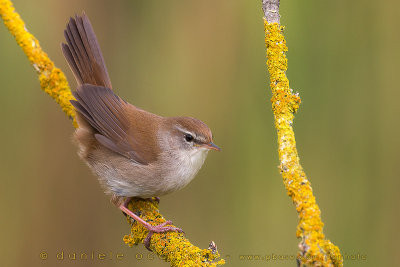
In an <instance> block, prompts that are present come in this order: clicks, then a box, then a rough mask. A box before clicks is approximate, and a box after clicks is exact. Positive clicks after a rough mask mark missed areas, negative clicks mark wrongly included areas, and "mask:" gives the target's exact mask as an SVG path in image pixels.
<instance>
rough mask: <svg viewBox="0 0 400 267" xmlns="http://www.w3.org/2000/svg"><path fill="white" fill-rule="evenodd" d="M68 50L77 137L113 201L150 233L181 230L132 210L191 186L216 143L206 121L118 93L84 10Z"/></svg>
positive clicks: (69, 33) (73, 22)
mask: <svg viewBox="0 0 400 267" xmlns="http://www.w3.org/2000/svg"><path fill="white" fill-rule="evenodd" d="M64 35H65V39H66V42H67V43H66V44H65V43H63V44H62V51H63V54H64V56H65V58H66V60H67V61H68V64H69V66H70V68H71V70H72V72H73V74H74V76H75V79H76V81H77V83H78V86H77V89H76V91H75V92H74V96H75V98H76V101H75V100H73V101H71V103H72V105H73V106H74V107H75V109H76V111H77V117H76V118H77V122H78V128H77V130H76V132H75V134H74V139H75V140H76V142H77V144H78V146H79V155H80V157H81V158H82V159H83V160H84V161H85V162H86V163H87V164H88V165H89V167H90V168H91V169H92V170H93V171H94V173H95V174H96V175H97V176H98V178H99V181H100V184H101V185H102V187H103V188H104V189H105V192H106V193H108V194H110V195H111V200H112V202H113V203H114V204H115V205H117V206H118V207H119V209H121V210H122V211H123V212H124V213H126V214H127V215H129V216H130V217H132V218H133V219H135V220H137V221H138V222H140V223H142V224H143V225H144V226H145V227H146V228H147V229H148V230H149V235H148V236H147V238H146V239H145V246H146V247H147V248H148V247H149V242H150V239H151V235H152V234H153V233H155V232H156V233H160V232H167V231H177V232H182V230H181V229H179V228H175V227H172V226H167V225H168V224H171V222H170V221H168V222H166V223H163V224H161V225H156V226H153V225H150V224H149V223H147V222H145V221H144V220H143V219H141V218H140V217H139V216H137V215H136V214H134V213H133V212H132V211H130V210H129V209H128V208H127V204H128V203H129V201H130V200H131V198H132V197H139V198H151V197H159V196H162V195H165V194H168V193H171V192H174V191H176V190H179V189H181V188H182V187H184V186H186V185H187V184H188V183H189V182H190V181H191V180H192V179H193V178H194V177H195V175H196V174H197V172H198V171H199V170H200V168H201V166H202V165H203V163H204V160H205V158H206V156H207V152H208V151H209V150H210V149H213V150H220V149H219V147H218V146H216V145H215V144H214V143H213V140H212V139H213V138H212V133H211V130H210V129H209V128H208V127H207V125H206V124H204V123H203V122H201V121H200V120H197V119H195V118H190V117H161V116H158V115H155V114H152V113H150V112H147V111H145V110H142V109H140V108H138V107H136V106H134V105H131V104H129V103H128V102H126V101H124V100H123V99H122V98H120V97H119V96H117V95H116V94H114V92H113V90H112V85H111V81H110V78H109V76H108V72H107V68H106V65H105V63H104V59H103V56H102V53H101V51H100V46H99V44H98V42H97V38H96V35H95V33H94V31H93V28H92V25H91V23H90V21H89V19H88V18H87V16H86V15H85V13H83V15H82V16H75V18H71V19H70V21H69V23H68V25H67V28H66V30H65V31H64Z"/></svg>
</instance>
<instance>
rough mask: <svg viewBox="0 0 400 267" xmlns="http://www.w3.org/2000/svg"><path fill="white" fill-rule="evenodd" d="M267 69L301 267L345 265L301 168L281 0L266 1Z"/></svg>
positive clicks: (296, 99) (295, 96) (295, 100)
mask: <svg viewBox="0 0 400 267" xmlns="http://www.w3.org/2000/svg"><path fill="white" fill-rule="evenodd" d="M262 3H263V11H264V15H265V17H264V27H265V44H266V47H267V58H268V60H267V66H268V71H269V74H270V81H271V89H272V99H271V102H272V109H273V112H274V118H275V128H276V129H277V133H278V150H279V160H280V165H279V169H280V172H281V174H282V178H283V182H284V184H285V187H286V190H287V193H288V195H289V196H290V197H291V198H292V200H293V203H294V204H295V206H296V210H297V212H298V214H299V224H298V226H297V232H296V235H297V237H298V238H300V239H301V241H300V244H299V249H300V251H299V254H298V264H300V263H301V264H305V265H308V266H343V258H342V256H341V254H340V251H339V248H338V247H337V246H335V245H334V244H333V243H331V242H330V241H329V240H327V239H325V235H324V233H323V223H322V221H321V216H320V215H321V211H320V209H319V207H318V205H317V203H316V201H315V197H314V195H313V192H312V188H311V184H310V182H309V181H308V180H307V177H306V174H305V173H304V171H303V168H302V167H301V165H300V161H299V157H298V154H297V149H296V141H295V137H294V131H293V127H292V123H293V119H294V113H296V111H297V109H298V108H299V105H300V102H301V101H300V97H299V96H298V94H295V93H293V90H292V89H290V87H289V80H288V79H287V77H286V70H287V58H286V55H285V52H286V51H287V46H286V41H285V38H284V36H283V27H282V26H280V25H279V19H280V15H279V0H263V1H262Z"/></svg>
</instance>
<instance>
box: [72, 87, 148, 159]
mask: <svg viewBox="0 0 400 267" xmlns="http://www.w3.org/2000/svg"><path fill="white" fill-rule="evenodd" d="M74 96H75V98H76V101H75V100H72V101H71V104H72V105H73V106H74V107H75V108H76V110H77V111H78V112H79V114H80V115H82V116H83V118H84V119H85V120H86V121H87V122H88V123H89V124H90V125H91V126H92V127H93V128H94V129H95V130H96V131H97V132H98V133H96V134H95V138H96V140H97V141H98V142H99V143H100V144H102V145H103V146H105V147H107V148H108V149H110V150H112V151H114V152H116V153H118V154H121V155H122V156H125V157H127V158H129V159H132V160H134V161H135V162H137V163H140V164H144V165H146V164H148V163H149V161H150V160H151V159H152V158H153V157H149V155H147V154H148V153H147V154H146V151H147V150H146V149H143V148H142V146H143V145H145V144H144V143H140V142H139V141H138V140H141V139H143V135H145V134H144V133H143V132H137V131H135V130H132V129H131V127H130V123H129V119H128V117H127V114H126V113H127V107H128V105H129V104H128V103H127V102H125V101H124V100H122V99H121V98H120V97H118V96H117V95H115V94H114V93H113V91H112V90H111V89H110V88H107V87H103V86H96V85H90V84H83V85H81V86H79V87H78V89H77V90H76V91H75V92H74ZM131 115H134V114H131ZM135 134H136V136H135ZM141 151H143V152H142V153H140V152H141ZM150 152H152V151H150Z"/></svg>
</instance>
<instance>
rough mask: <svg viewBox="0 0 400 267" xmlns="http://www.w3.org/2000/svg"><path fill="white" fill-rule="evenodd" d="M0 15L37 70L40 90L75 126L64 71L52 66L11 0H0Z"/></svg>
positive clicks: (70, 97)
mask: <svg viewBox="0 0 400 267" xmlns="http://www.w3.org/2000/svg"><path fill="white" fill-rule="evenodd" d="M0 15H1V18H2V19H3V22H4V25H5V26H6V27H7V29H8V30H9V31H10V33H11V34H12V35H13V36H14V37H15V40H16V41H17V43H18V45H19V46H20V47H21V48H22V50H23V51H24V53H25V54H26V56H27V57H28V59H29V61H30V62H31V64H32V66H33V67H34V69H35V70H36V71H37V73H38V75H39V80H40V86H41V88H42V90H43V91H45V92H46V93H47V94H49V95H50V96H51V97H52V98H53V99H54V100H55V101H56V102H57V103H58V104H59V105H60V107H61V108H62V110H63V111H64V112H65V113H66V114H67V116H68V117H69V118H71V119H72V121H73V124H74V126H75V127H76V126H77V124H76V121H75V109H74V108H73V106H72V105H71V103H70V100H72V99H74V97H73V95H72V93H71V89H70V88H69V85H68V82H67V79H66V78H65V75H64V73H63V72H62V71H61V70H60V69H58V68H56V67H55V66H54V63H53V62H52V61H51V60H50V58H49V57H48V56H47V54H46V53H45V52H44V51H43V50H42V48H41V47H40V45H39V41H38V40H37V39H36V38H35V36H33V35H32V34H31V33H29V32H28V30H27V29H26V27H25V23H24V22H23V20H22V19H21V17H20V16H19V15H18V13H17V12H15V9H14V6H13V4H12V3H11V1H9V0H0Z"/></svg>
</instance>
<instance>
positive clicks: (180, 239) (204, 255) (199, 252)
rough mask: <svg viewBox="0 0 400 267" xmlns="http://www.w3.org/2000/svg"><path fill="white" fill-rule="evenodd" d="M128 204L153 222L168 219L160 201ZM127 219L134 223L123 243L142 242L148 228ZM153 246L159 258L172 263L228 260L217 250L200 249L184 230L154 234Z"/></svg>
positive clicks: (139, 201) (214, 263)
mask: <svg viewBox="0 0 400 267" xmlns="http://www.w3.org/2000/svg"><path fill="white" fill-rule="evenodd" d="M128 207H129V209H130V210H132V211H133V212H134V213H136V214H138V215H140V217H141V218H143V219H144V220H145V221H146V222H148V223H150V224H152V225H158V224H161V223H163V222H165V221H166V220H165V219H164V217H163V216H162V215H161V214H160V213H159V212H158V203H157V202H155V201H148V200H143V199H135V200H133V201H131V203H129V205H128ZM127 220H128V222H129V223H130V224H131V233H130V234H129V235H126V236H125V237H124V242H125V243H126V244H128V245H129V246H133V245H137V244H139V243H142V242H143V240H144V239H145V238H146V236H147V234H148V230H147V229H146V228H145V227H143V225H141V224H140V223H138V222H136V221H134V222H132V220H131V219H130V217H127ZM150 248H151V250H152V251H153V252H154V253H156V254H157V255H158V256H159V257H160V258H163V259H164V260H165V261H167V262H170V263H171V266H218V265H223V264H224V263H225V261H224V260H223V259H219V257H220V255H219V253H218V251H212V249H200V248H198V247H196V246H194V245H192V244H191V243H190V242H189V240H187V239H186V238H185V236H184V234H183V233H176V232H167V233H162V234H159V233H155V234H153V235H152V238H151V243H150Z"/></svg>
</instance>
